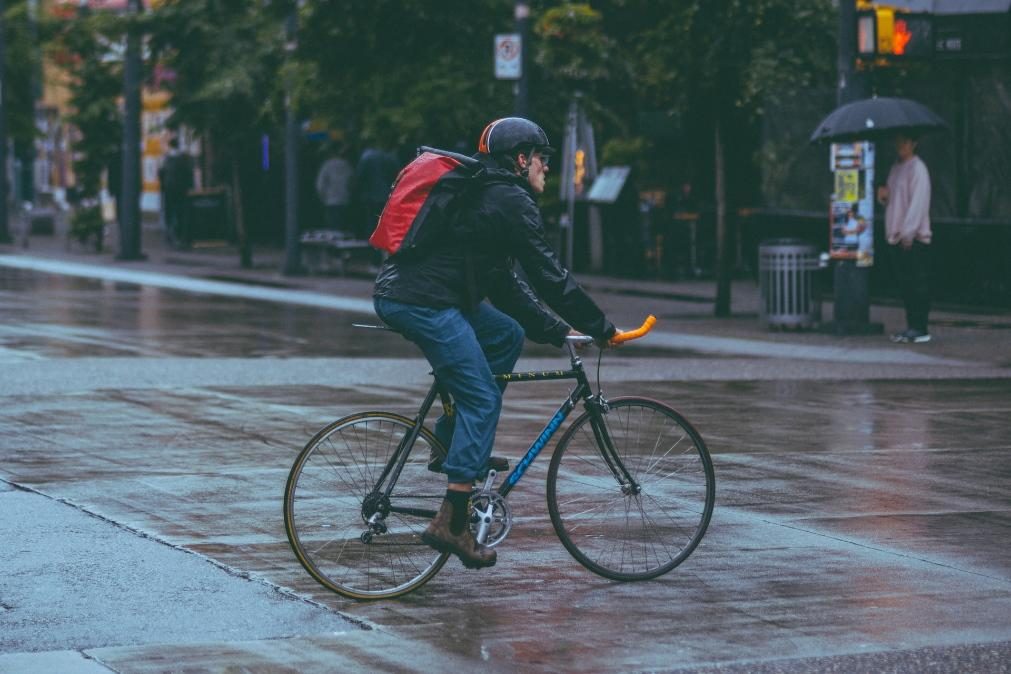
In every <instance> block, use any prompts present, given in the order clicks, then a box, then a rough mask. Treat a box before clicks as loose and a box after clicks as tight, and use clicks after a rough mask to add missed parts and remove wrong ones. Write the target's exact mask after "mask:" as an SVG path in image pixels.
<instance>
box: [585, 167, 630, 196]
mask: <svg viewBox="0 0 1011 674" xmlns="http://www.w3.org/2000/svg"><path fill="white" fill-rule="evenodd" d="M631 171H632V167H630V166H605V167H604V170H603V171H601V172H600V175H599V176H597V179H596V180H595V181H593V187H591V188H590V193H589V194H588V195H587V197H586V198H587V199H588V200H589V201H590V202H592V203H596V204H613V203H614V202H615V201H617V200H618V195H619V194H621V190H622V188H623V187H625V181H626V180H628V174H629V173H631Z"/></svg>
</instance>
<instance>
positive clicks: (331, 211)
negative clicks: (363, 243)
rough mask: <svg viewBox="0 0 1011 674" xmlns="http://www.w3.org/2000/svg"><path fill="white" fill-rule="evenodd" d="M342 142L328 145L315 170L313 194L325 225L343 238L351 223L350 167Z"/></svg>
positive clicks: (349, 230)
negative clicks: (325, 156)
mask: <svg viewBox="0 0 1011 674" xmlns="http://www.w3.org/2000/svg"><path fill="white" fill-rule="evenodd" d="M345 154H346V153H345V149H344V146H343V145H331V146H329V148H328V150H327V158H326V160H325V161H324V162H323V163H322V164H321V165H320V167H319V172H318V173H317V174H316V194H317V195H318V196H319V200H320V201H321V202H322V203H323V209H324V210H323V213H324V223H325V227H326V229H329V230H333V231H337V232H340V233H341V234H343V235H344V236H346V237H347V238H351V237H352V236H353V235H354V232H353V231H352V229H353V228H352V226H351V219H350V214H349V211H350V208H351V181H352V180H353V178H354V168H353V167H352V166H351V162H349V161H348V160H347V159H346V158H345Z"/></svg>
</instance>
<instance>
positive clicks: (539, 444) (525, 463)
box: [508, 410, 565, 487]
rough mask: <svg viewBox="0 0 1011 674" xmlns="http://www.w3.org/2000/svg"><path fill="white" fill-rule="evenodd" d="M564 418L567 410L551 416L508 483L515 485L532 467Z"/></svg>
mask: <svg viewBox="0 0 1011 674" xmlns="http://www.w3.org/2000/svg"><path fill="white" fill-rule="evenodd" d="M564 420H565V411H564V410H558V412H557V413H555V416H554V417H552V418H551V421H549V422H548V425H547V427H546V428H545V429H544V430H543V431H541V434H540V436H538V438H537V440H536V441H534V444H533V445H532V446H531V447H530V450H529V451H528V452H527V454H526V456H524V457H523V460H522V461H520V465H518V466H516V470H514V471H513V472H512V475H510V476H509V480H508V483H509V486H510V487H512V486H514V485H515V484H516V483H517V482H518V481H519V479H520V478H521V477H522V476H523V473H525V472H527V468H529V467H530V464H531V463H533V461H534V459H536V458H537V455H538V454H540V453H541V450H542V449H544V445H546V444H548V440H550V439H551V436H552V435H554V434H555V431H557V430H558V427H559V426H561V425H562V421H564Z"/></svg>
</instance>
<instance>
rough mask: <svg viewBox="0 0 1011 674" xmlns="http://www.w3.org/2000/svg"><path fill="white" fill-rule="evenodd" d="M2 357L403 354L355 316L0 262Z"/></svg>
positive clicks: (407, 350) (403, 347)
mask: <svg viewBox="0 0 1011 674" xmlns="http://www.w3.org/2000/svg"><path fill="white" fill-rule="evenodd" d="M0 315H2V316H3V317H4V319H3V325H2V326H0V357H4V356H6V357H8V358H13V357H15V355H16V354H20V357H22V358H31V357H33V356H36V357H37V356H42V357H47V358H61V357H81V356H152V355H163V356H201V357H215V356H219V357H220V356H250V357H256V356H296V355H297V356H335V355H342V356H359V355H365V354H368V355H370V356H372V357H376V356H380V357H383V356H410V355H414V351H413V347H411V345H410V344H408V343H406V342H404V341H403V340H396V339H387V340H385V341H384V349H383V352H382V353H379V354H377V353H375V349H374V348H373V346H372V345H371V344H370V340H369V336H368V334H367V333H364V334H363V331H361V330H355V329H353V328H351V322H352V319H353V318H354V319H358V320H360V319H361V318H362V317H361V316H360V315H357V314H356V315H351V314H344V313H340V312H335V311H320V310H319V309H314V308H312V307H302V306H294V305H281V304H277V303H271V302H262V301H256V300H246V299H236V298H223V297H219V296H215V295H200V294H195V293H186V292H182V291H178V290H165V289H161V288H153V287H148V286H138V285H133V284H127V283H114V282H111V281H99V280H92V279H83V278H75V277H71V276H56V275H49V274H38V273H35V272H28V271H22V270H16V269H7V268H0Z"/></svg>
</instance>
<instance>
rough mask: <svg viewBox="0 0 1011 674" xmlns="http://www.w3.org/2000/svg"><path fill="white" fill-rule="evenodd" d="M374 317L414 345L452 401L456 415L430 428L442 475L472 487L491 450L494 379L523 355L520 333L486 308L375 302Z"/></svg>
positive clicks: (496, 399)
mask: <svg viewBox="0 0 1011 674" xmlns="http://www.w3.org/2000/svg"><path fill="white" fill-rule="evenodd" d="M375 308H376V313H377V314H378V315H379V317H380V318H381V319H383V321H385V322H386V324H387V325H389V326H390V327H391V328H394V329H395V330H397V331H398V332H400V334H402V335H403V336H404V337H406V338H407V339H409V340H411V341H412V342H414V343H415V344H417V345H418V346H419V347H420V348H421V351H422V353H424V354H425V358H427V359H428V362H429V364H431V366H432V369H433V370H434V371H435V376H436V377H438V379H439V381H440V382H441V383H442V385H443V386H445V387H446V390H448V391H449V393H450V395H451V396H453V402H454V403H455V408H456V413H455V415H454V417H453V418H449V417H446V416H443V417H442V418H440V419H439V420H438V421H437V422H436V424H435V433H436V437H438V438H439V440H441V441H442V442H443V444H444V445H445V446H446V447H447V449H448V452H447V455H446V460H445V461H444V462H443V464H442V465H443V470H444V471H445V472H446V474H447V475H448V476H449V481H450V482H457V483H467V482H473V481H474V479H475V478H476V477H477V476H478V474H479V473H481V472H483V469H484V466H485V464H486V463H487V462H488V457H490V456H491V450H492V446H493V445H494V444H495V428H496V426H498V418H499V414H500V413H501V411H502V392H503V391H504V390H505V382H496V381H495V379H494V376H493V375H496V374H502V373H505V372H511V371H512V369H513V366H514V365H516V361H517V360H518V359H519V357H520V352H521V351H522V350H523V339H524V334H523V328H521V327H520V325H519V323H517V322H516V321H515V320H513V319H512V318H510V317H509V316H507V315H506V314H504V313H502V312H501V311H499V310H498V309H496V308H494V307H493V306H491V305H490V304H488V303H486V302H482V303H481V304H479V305H478V306H477V307H476V308H474V309H473V310H470V311H464V310H461V309H457V308H449V309H431V308H429V307H422V306H418V305H414V304H403V303H401V302H396V301H394V300H390V299H386V298H383V297H377V298H375Z"/></svg>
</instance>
